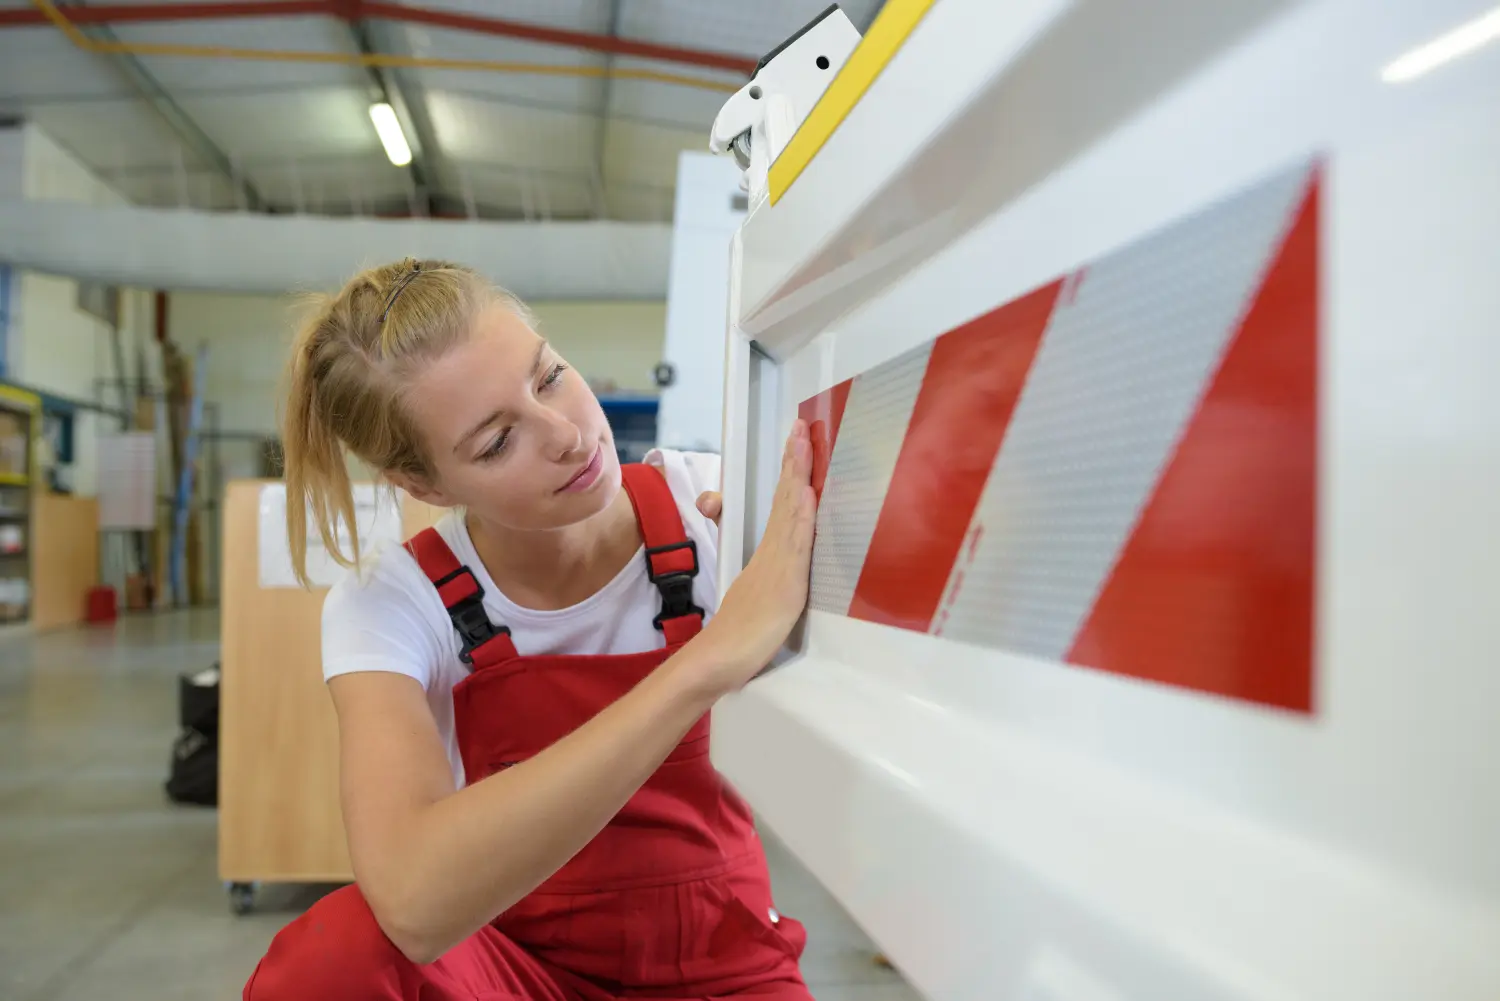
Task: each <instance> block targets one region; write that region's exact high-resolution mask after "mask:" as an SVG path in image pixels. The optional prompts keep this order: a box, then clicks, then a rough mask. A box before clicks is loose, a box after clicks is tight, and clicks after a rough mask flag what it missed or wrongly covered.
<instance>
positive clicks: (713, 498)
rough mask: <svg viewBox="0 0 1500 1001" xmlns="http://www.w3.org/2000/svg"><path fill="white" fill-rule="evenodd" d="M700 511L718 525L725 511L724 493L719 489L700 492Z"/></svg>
mask: <svg viewBox="0 0 1500 1001" xmlns="http://www.w3.org/2000/svg"><path fill="white" fill-rule="evenodd" d="M698 511H699V513H700V514H702V515H703V517H705V518H707V519H708V520H709V521H712V522H713V523H714V524H715V525H717V524H718V523H719V516H720V515H721V514H723V513H724V495H723V494H721V493H719V492H718V491H717V490H707V491H704V492H703V493H701V494H699V495H698Z"/></svg>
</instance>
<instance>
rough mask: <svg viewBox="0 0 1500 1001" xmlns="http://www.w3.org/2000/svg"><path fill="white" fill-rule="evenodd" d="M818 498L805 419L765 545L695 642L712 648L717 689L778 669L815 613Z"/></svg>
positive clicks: (788, 453) (785, 465)
mask: <svg viewBox="0 0 1500 1001" xmlns="http://www.w3.org/2000/svg"><path fill="white" fill-rule="evenodd" d="M816 514H817V499H816V497H815V496H814V494H813V488H812V442H811V440H810V438H809V435H808V428H807V424H806V422H805V421H800V420H799V421H797V422H796V424H794V425H793V426H792V433H791V434H790V435H789V436H788V437H787V442H786V450H785V451H784V452H783V453H782V457H781V480H780V482H779V483H778V484H777V487H776V497H775V499H774V500H773V501H772V503H771V514H770V517H769V518H767V520H766V531H765V534H764V535H763V536H762V537H761V540H760V545H758V546H757V547H756V548H755V554H754V555H753V556H752V557H751V558H750V562H749V563H748V564H747V565H746V566H745V569H744V570H742V571H741V572H740V574H739V576H738V577H736V578H735V579H734V583H733V584H731V585H730V587H729V590H728V592H726V593H725V595H724V598H723V600H722V601H720V603H719V610H718V613H717V614H716V615H714V617H713V618H712V619H711V620H710V621H709V623H708V625H707V626H706V627H704V629H703V632H702V633H700V634H699V636H698V638H696V639H695V640H694V641H693V644H694V645H706V646H707V647H708V648H709V650H711V651H712V654H711V656H710V658H709V661H708V662H709V663H710V664H711V665H712V667H711V668H710V670H711V671H712V672H713V678H712V679H711V682H710V683H711V684H712V685H713V687H714V689H715V691H717V692H719V693H721V694H722V693H727V692H731V691H735V690H736V689H738V688H740V687H741V686H743V685H744V684H745V683H746V682H748V681H749V680H750V679H751V678H753V677H755V675H756V674H758V673H760V671H761V669H762V668H764V667H765V666H766V665H767V664H768V663H770V661H771V658H772V657H773V656H775V655H776V651H777V650H779V649H780V648H781V645H782V644H783V643H784V642H786V638H787V635H788V634H789V633H791V631H792V627H793V626H795V625H796V624H797V620H798V619H799V618H801V616H802V612H803V610H804V609H805V608H806V607H807V587H808V574H809V571H810V569H811V566H812V543H813V523H814V520H815V517H816Z"/></svg>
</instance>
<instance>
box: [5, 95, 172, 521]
mask: <svg viewBox="0 0 1500 1001" xmlns="http://www.w3.org/2000/svg"><path fill="white" fill-rule="evenodd" d="M0 191H5V192H8V193H10V194H12V195H14V194H16V193H19V194H20V195H21V196H22V197H24V198H27V199H40V200H53V201H72V202H78V203H83V204H91V205H118V204H123V203H124V200H123V199H122V198H121V197H120V195H119V194H118V193H116V192H115V191H114V190H113V189H111V188H110V187H109V186H108V185H106V184H104V183H103V182H102V181H100V180H98V179H97V178H96V177H94V175H93V174H91V173H90V172H89V171H88V170H87V168H85V167H84V166H83V165H82V164H81V163H80V162H79V161H78V160H77V159H76V158H74V157H73V155H72V154H71V153H69V152H68V151H67V150H65V149H63V148H62V147H61V146H59V145H57V143H55V142H54V141H53V140H52V139H51V138H50V137H49V136H48V135H47V134H46V133H45V132H42V131H41V130H40V129H38V128H37V127H36V126H34V125H31V124H27V125H24V126H21V127H20V128H16V129H6V130H3V133H0ZM12 293H13V295H12V300H11V304H10V306H11V310H10V317H9V332H8V338H7V345H6V378H7V379H10V380H13V381H15V382H18V383H21V384H23V385H26V386H28V387H31V388H34V389H41V390H45V391H47V392H49V393H54V394H56V395H58V396H65V397H70V398H73V399H77V400H84V401H94V400H95V399H96V398H97V392H98V389H97V386H96V382H97V380H99V379H102V378H114V377H115V376H116V373H115V372H114V365H113V360H112V358H113V352H112V349H111V344H110V334H109V327H108V325H107V324H106V323H104V322H103V321H101V320H99V319H97V318H95V317H94V316H93V315H91V314H89V313H86V312H84V311H82V310H80V309H79V308H78V307H77V298H78V283H77V282H75V281H74V280H72V279H70V278H60V277H56V276H53V275H44V274H39V273H37V272H31V271H19V272H17V274H16V277H15V282H14V284H13V286H12ZM122 296H123V299H122V303H121V338H122V343H121V348H122V350H123V353H124V356H125V359H126V365H127V371H128V372H129V374H130V375H131V377H134V376H135V375H136V359H137V351H138V350H139V348H141V347H143V348H144V349H145V351H146V355H147V361H148V367H149V370H150V371H151V373H152V375H153V377H154V376H155V375H156V373H157V372H158V371H159V370H158V368H157V352H156V350H155V343H154V340H153V338H152V336H151V331H152V313H151V308H152V301H151V297H152V293H150V292H148V291H144V290H137V289H127V290H124V291H123V292H122ZM104 402H106V403H108V404H109V405H111V406H118V405H119V402H120V400H119V395H118V392H117V391H113V390H111V391H108V392H107V393H106V395H105V397H104ZM100 423H101V421H100V420H99V419H98V418H97V416H96V415H93V414H90V413H80V414H79V415H78V417H77V418H76V419H75V423H74V442H75V448H76V454H75V459H74V463H73V468H72V480H73V488H74V490H75V491H76V492H77V493H80V494H93V493H95V492H96V491H97V488H98V484H97V474H96V436H97V430H98V428H99V425H100ZM103 423H104V424H106V425H107V429H110V430H112V429H113V428H114V427H116V426H117V425H116V424H115V422H114V421H112V420H108V421H104V422H103Z"/></svg>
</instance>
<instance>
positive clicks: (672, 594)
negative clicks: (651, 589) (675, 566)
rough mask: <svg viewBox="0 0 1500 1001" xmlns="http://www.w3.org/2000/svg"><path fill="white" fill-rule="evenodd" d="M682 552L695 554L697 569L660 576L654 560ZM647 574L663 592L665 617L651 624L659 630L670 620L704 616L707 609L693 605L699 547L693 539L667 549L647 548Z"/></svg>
mask: <svg viewBox="0 0 1500 1001" xmlns="http://www.w3.org/2000/svg"><path fill="white" fill-rule="evenodd" d="M679 549H687V550H689V551H691V552H692V554H693V569H691V570H670V571H668V572H667V573H662V574H659V573H657V572H656V567H655V566H654V565H653V564H652V562H651V557H653V556H656V555H658V554H660V553H671V552H676V551H677V550H679ZM646 575H647V576H648V577H650V578H651V583H653V584H655V585H656V589H657V590H658V591H660V592H661V614H660V615H658V616H657V617H656V618H654V619H652V620H651V624H652V625H654V626H655V627H656V628H657V629H661V628H662V623H663V622H665V621H666V620H667V619H680V618H682V617H683V616H686V615H696V616H698V617H699V618H700V619H701V618H702V617H703V614H704V613H703V609H701V608H699V607H698V606H697V605H695V604H693V578H694V577H696V576H698V544H697V543H696V542H694V541H693V540H692V539H687V540H685V541H683V542H673V543H670V544H668V545H665V546H647V547H646Z"/></svg>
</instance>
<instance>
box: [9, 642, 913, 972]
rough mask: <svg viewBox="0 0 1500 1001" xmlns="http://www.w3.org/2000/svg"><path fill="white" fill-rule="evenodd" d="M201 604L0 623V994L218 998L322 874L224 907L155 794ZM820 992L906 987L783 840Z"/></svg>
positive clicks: (208, 844)
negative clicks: (92, 625) (239, 909)
mask: <svg viewBox="0 0 1500 1001" xmlns="http://www.w3.org/2000/svg"><path fill="white" fill-rule="evenodd" d="M217 625H218V624H217V618H216V617H215V616H214V615H212V614H209V613H191V614H189V613H172V614H165V615H157V616H149V617H131V618H127V619H124V620H122V621H121V622H120V623H118V624H117V625H116V626H113V627H110V628H104V629H91V630H77V631H66V632H59V633H49V634H44V635H30V634H26V633H9V634H0V1001H95V999H98V998H109V999H110V1001H135V999H148V998H149V999H151V1001H231V999H235V998H239V997H240V991H241V989H242V987H243V985H244V982H245V980H246V978H247V977H248V976H249V974H250V971H251V969H252V968H253V967H254V965H255V963H256V961H257V960H258V959H259V958H260V956H261V955H262V954H263V952H264V951H265V949H266V946H267V945H268V944H269V942H270V941H271V938H272V936H273V935H275V933H276V931H277V929H278V928H280V927H281V926H282V925H283V924H285V923H286V922H287V921H289V920H290V919H291V918H292V917H293V916H294V915H295V914H296V913H298V911H299V910H301V909H302V908H305V907H306V906H307V905H308V904H309V903H311V902H312V901H313V900H315V899H316V898H317V895H318V893H319V892H323V891H326V889H327V888H326V887H293V886H276V887H264V888H262V890H261V893H260V895H259V897H258V899H257V907H256V911H255V913H253V914H250V915H248V916H245V917H235V916H233V915H232V914H231V913H230V911H229V907H228V903H227V900H226V896H225V891H224V887H223V886H222V885H221V884H220V882H219V880H218V875H217V864H216V857H215V855H216V820H217V817H216V814H215V812H214V811H212V810H207V809H197V808H190V807H178V806H174V805H173V804H171V803H169V802H168V801H167V800H166V797H165V796H164V794H163V792H162V782H163V780H164V778H165V776H166V767H167V758H168V754H169V748H170V746H171V741H172V738H173V736H174V729H175V724H176V711H177V708H176V677H177V675H178V674H179V673H182V672H189V671H197V670H200V669H202V668H204V667H207V666H209V665H211V664H212V663H213V662H214V661H215V660H216V659H217V658H218V635H217ZM768 850H769V851H770V855H771V868H772V873H773V879H774V880H775V882H776V890H777V897H778V903H779V904H780V905H781V906H782V908H783V909H784V910H785V911H786V912H787V913H788V914H791V915H794V916H796V917H798V918H800V919H801V920H803V921H804V922H805V923H806V924H807V926H808V931H809V940H810V941H809V945H808V949H807V953H806V954H805V955H804V957H803V971H804V974H805V975H806V978H807V981H808V983H809V984H810V985H811V986H812V989H813V993H814V994H815V995H816V997H817V999H818V1001H914V999H916V997H917V996H916V995H915V994H914V993H913V992H912V991H911V990H910V989H909V988H908V987H906V986H905V985H904V984H903V983H902V982H901V980H900V978H899V977H897V976H896V975H895V974H894V973H892V972H890V971H889V970H885V969H882V968H880V967H878V966H877V965H876V964H875V963H874V961H873V950H872V948H871V946H870V943H869V941H868V940H867V939H866V938H865V937H864V936H863V935H862V934H861V933H860V931H859V930H858V929H857V928H856V927H855V926H854V925H853V924H852V922H850V920H849V919H848V917H847V916H846V915H845V914H844V913H843V911H842V910H841V909H840V908H839V906H838V905H837V904H836V903H834V901H833V900H832V899H831V898H830V897H829V896H828V895H827V894H826V893H825V892H824V891H823V890H822V888H821V887H819V886H818V884H817V883H816V882H815V881H814V880H813V879H812V878H811V877H810V876H808V875H807V873H806V872H805V871H803V870H802V869H801V868H800V867H799V866H798V865H797V863H796V862H795V861H793V860H792V859H791V858H790V857H789V856H788V855H787V853H786V852H785V850H784V849H782V848H781V847H780V846H779V845H776V844H775V843H774V842H769V843H768Z"/></svg>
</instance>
